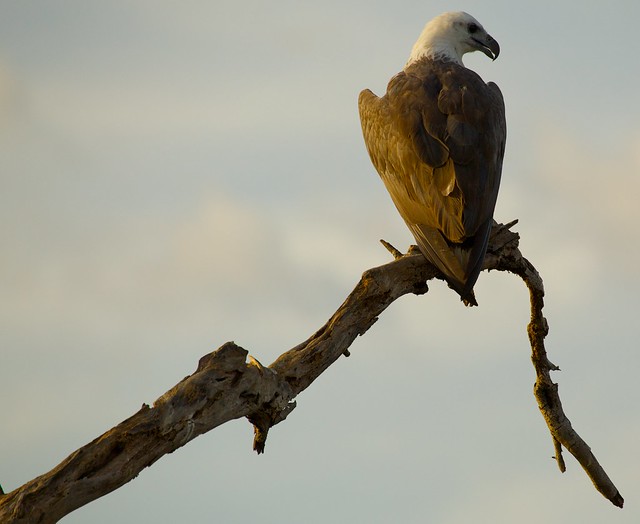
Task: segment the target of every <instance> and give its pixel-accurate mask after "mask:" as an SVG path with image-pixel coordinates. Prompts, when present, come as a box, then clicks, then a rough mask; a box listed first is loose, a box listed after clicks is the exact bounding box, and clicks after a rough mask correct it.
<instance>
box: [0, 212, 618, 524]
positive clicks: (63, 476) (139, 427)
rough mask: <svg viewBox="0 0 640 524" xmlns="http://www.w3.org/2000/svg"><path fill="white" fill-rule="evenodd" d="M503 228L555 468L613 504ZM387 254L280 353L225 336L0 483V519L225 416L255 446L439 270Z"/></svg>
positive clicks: (514, 245) (531, 285) (496, 249)
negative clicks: (38, 467) (50, 457)
mask: <svg viewBox="0 0 640 524" xmlns="http://www.w3.org/2000/svg"><path fill="white" fill-rule="evenodd" d="M513 224H515V221H514V222H512V223H510V224H507V225H498V224H494V228H493V232H492V237H491V240H490V244H489V250H488V252H487V257H486V261H485V269H488V270H498V271H508V272H511V273H514V274H516V275H518V276H520V277H521V278H522V279H523V281H524V282H525V284H526V285H527V288H528V289H529V295H530V301H531V322H530V323H529V325H528V328H527V332H528V334H529V340H530V343H531V350H532V354H531V360H532V362H533V365H534V368H535V371H536V377H537V378H536V383H535V386H534V395H535V398H536V400H537V402H538V407H539V408H540V411H541V413H542V415H543V417H544V419H545V421H546V423H547V426H548V428H549V431H550V433H551V437H552V440H553V445H554V449H555V457H556V460H557V463H558V466H559V467H560V470H561V471H564V470H565V464H564V460H563V458H562V447H564V448H566V449H567V450H568V451H569V452H570V453H571V454H572V455H573V456H574V457H575V458H576V459H577V460H578V462H579V463H580V464H581V465H582V467H583V468H584V470H585V471H586V473H587V475H588V476H589V477H590V478H591V480H592V482H593V483H594V485H595V487H596V489H597V490H598V491H600V493H602V494H603V495H604V496H605V497H606V498H608V499H609V500H610V501H611V502H612V503H613V504H615V505H616V506H618V507H622V505H623V502H624V501H623V499H622V496H621V495H620V493H619V492H618V490H617V489H616V487H615V486H614V484H613V483H612V482H611V480H610V479H609V477H608V476H607V474H606V472H605V471H604V469H603V468H602V467H601V466H600V464H599V463H598V461H597V460H596V458H595V456H594V455H593V453H591V450H590V448H589V446H588V445H587V444H586V443H585V442H584V441H583V440H582V438H581V437H580V436H579V435H578V434H577V433H576V431H575V430H574V429H573V428H572V426H571V423H570V422H569V419H568V418H567V417H566V415H565V414H564V411H563V409H562V404H561V402H560V397H559V396H558V386H557V384H555V383H553V381H552V380H551V376H550V372H551V371H553V370H558V369H559V368H558V367H557V366H555V365H554V364H552V363H551V362H550V361H549V359H548V358H547V354H546V350H545V347H544V338H545V336H546V334H547V332H548V326H547V321H546V319H545V318H544V316H543V314H542V308H543V306H544V287H543V282H542V279H541V278H540V275H539V274H538V272H537V271H536V270H535V268H534V267H533V266H532V265H531V264H530V263H529V262H528V261H527V260H526V259H525V258H524V257H523V256H522V254H521V253H520V251H519V249H518V240H519V237H518V235H517V233H513V232H511V231H510V229H509V228H510V227H511V226H512V225H513ZM384 244H385V245H386V247H387V248H388V249H389V250H390V252H391V253H392V254H393V255H394V258H395V260H394V261H392V262H390V263H388V264H385V265H383V266H380V267H376V268H373V269H369V270H367V271H365V272H364V273H363V275H362V278H361V279H360V281H359V282H358V284H357V285H356V287H355V288H354V290H353V291H352V292H351V294H350V295H349V296H348V297H347V299H346V300H345V301H344V303H343V304H342V305H341V306H340V307H339V308H338V310H337V311H336V312H335V313H334V315H333V316H332V317H331V318H330V319H329V321H328V322H327V323H326V324H325V325H324V326H323V327H321V328H320V329H319V330H318V331H317V332H316V333H314V334H313V335H312V336H311V337H310V338H309V339H308V340H306V341H304V342H302V343H301V344H299V345H297V346H296V347H294V348H293V349H291V350H289V351H287V352H285V353H283V354H282V355H281V356H280V357H278V359H277V360H276V361H275V362H273V364H271V365H270V366H268V367H265V366H263V365H262V364H260V363H259V362H258V361H257V360H256V359H255V358H254V357H251V356H250V355H248V352H247V351H246V350H244V349H243V348H241V347H239V346H237V345H236V344H234V343H233V342H227V343H226V344H224V345H223V346H221V347H220V348H219V349H218V350H216V351H214V352H213V353H210V354H208V355H205V356H204V357H202V358H201V359H200V362H199V364H198V368H197V369H196V371H195V372H194V373H193V374H192V375H190V376H188V377H186V378H184V379H183V380H182V381H180V382H179V383H178V384H177V385H176V386H174V387H173V388H171V389H170V390H169V391H167V392H166V393H165V394H164V395H162V396H161V397H160V398H159V399H157V400H156V401H155V403H154V404H153V406H148V405H146V404H144V405H143V406H142V407H141V408H140V410H139V411H138V412H137V413H135V414H134V415H133V416H131V417H130V418H128V419H127V420H125V421H123V422H121V423H120V424H118V425H117V426H115V427H114V428H112V429H111V430H109V431H107V432H106V433H104V434H103V435H101V436H99V437H98V438H96V439H95V440H94V441H93V442H90V443H89V444H87V445H85V446H83V447H82V448H80V449H78V450H77V451H75V452H74V453H72V454H71V455H70V456H69V457H67V458H66V459H65V460H64V461H62V462H61V463H60V464H59V465H58V466H56V467H55V468H54V469H52V470H51V471H49V472H48V473H45V474H44V475H41V476H40V477H37V478H35V479H33V480H31V481H29V482H27V483H26V484H24V485H23V486H21V487H19V488H17V489H15V490H14V491H12V492H10V493H7V494H3V493H1V489H0V522H3V523H6V524H10V523H11V524H17V523H24V524H27V523H28V524H35V523H43V524H46V523H54V522H57V521H58V520H60V519H61V518H62V517H64V516H65V515H67V514H69V513H71V512H72V511H74V510H75V509H77V508H79V507H81V506H84V505H85V504H87V503H89V502H91V501H92V500H95V499H97V498H100V497H102V496H104V495H106V494H107V493H110V492H111V491H113V490H115V489H118V488H119V487H121V486H123V485H124V484H126V483H127V482H129V481H130V480H132V479H133V478H135V477H136V476H137V475H138V474H139V473H140V471H142V470H143V469H144V468H146V467H149V466H151V465H152V464H153V463H154V462H155V461H157V460H158V459H160V458H161V457H162V456H163V455H165V454H167V453H172V452H173V451H175V450H176V449H178V448H180V447H182V446H184V445H185V444H187V443H188V442H189V441H191V440H192V439H194V438H195V437H197V436H198V435H201V434H203V433H206V432H207V431H210V430H212V429H214V428H215V427H217V426H219V425H221V424H224V423H225V422H228V421H229V420H233V419H237V418H242V417H246V418H247V419H248V420H249V421H250V422H251V423H252V424H253V425H254V435H255V436H254V443H253V447H254V449H255V450H256V451H257V452H258V453H262V452H263V451H264V446H265V442H266V439H267V435H268V431H269V428H271V427H272V426H274V425H275V424H277V423H279V422H281V421H283V420H284V419H285V418H286V417H287V415H288V414H289V413H290V412H291V411H292V410H293V408H295V402H294V399H295V397H296V396H297V395H298V394H299V393H300V392H301V391H303V390H304V389H306V388H307V387H309V386H310V385H311V383H312V382H313V381H314V380H315V379H316V378H317V377H318V376H320V375H321V374H322V373H323V372H324V371H325V370H326V369H327V368H328V367H329V366H330V365H331V364H333V363H334V362H335V361H336V360H338V359H339V358H340V356H342V355H344V356H349V351H348V348H349V347H350V345H351V343H352V342H353V341H354V340H355V338H356V337H357V336H359V335H363V334H364V333H365V332H366V331H367V330H368V329H369V328H370V327H371V326H372V325H373V324H374V323H375V322H376V320H377V319H378V317H379V315H380V314H381V313H382V312H383V311H384V310H385V309H386V308H387V306H389V305H390V304H391V303H392V302H393V301H395V300H396V299H397V298H399V297H401V296H402V295H405V294H409V293H412V294H416V295H421V294H424V293H426V292H427V291H428V287H427V281H428V280H431V279H433V278H442V275H441V274H440V273H439V272H438V270H437V269H435V268H434V267H433V266H432V265H431V264H429V263H428V262H427V261H426V260H425V258H424V257H423V256H422V255H421V254H419V253H417V252H412V251H410V252H409V253H408V254H406V255H403V254H402V253H399V252H398V251H397V250H395V248H393V247H392V246H390V245H389V244H387V243H384Z"/></svg>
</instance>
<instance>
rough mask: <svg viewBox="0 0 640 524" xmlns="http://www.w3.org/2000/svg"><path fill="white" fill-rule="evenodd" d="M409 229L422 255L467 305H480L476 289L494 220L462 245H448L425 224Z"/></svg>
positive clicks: (411, 225) (439, 234)
mask: <svg viewBox="0 0 640 524" xmlns="http://www.w3.org/2000/svg"><path fill="white" fill-rule="evenodd" d="M408 226H409V229H411V232H412V233H413V236H414V237H415V239H416V241H417V243H418V247H419V248H420V251H421V252H422V254H423V255H424V256H425V258H426V259H427V260H428V261H429V262H431V263H432V264H433V265H434V266H436V267H437V268H438V269H439V270H440V271H442V273H444V276H445V277H446V279H447V282H448V283H449V285H450V286H451V287H452V288H453V290H454V291H455V292H456V293H458V294H459V295H460V298H461V299H462V301H463V302H464V303H465V305H467V306H477V305H478V303H477V301H476V298H475V295H474V293H473V286H474V285H475V283H476V281H477V280H478V275H479V274H480V271H481V270H482V265H483V262H484V255H485V253H486V251H487V244H488V242H489V234H490V232H491V221H490V220H489V221H487V222H486V223H485V224H483V225H482V226H481V227H480V228H479V229H478V232H477V234H476V235H475V236H474V237H473V238H471V239H469V240H468V241H467V242H464V243H462V244H452V243H450V242H448V241H447V240H446V239H445V238H444V237H443V235H442V233H440V231H438V230H437V229H435V228H432V227H429V226H425V225H424V224H408ZM487 226H488V227H487Z"/></svg>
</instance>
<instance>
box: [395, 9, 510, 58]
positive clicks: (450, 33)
mask: <svg viewBox="0 0 640 524" xmlns="http://www.w3.org/2000/svg"><path fill="white" fill-rule="evenodd" d="M472 51H482V52H483V53H484V54H485V55H487V56H488V57H489V58H491V59H492V60H495V59H496V58H498V55H499V54H500V46H499V45H498V42H496V41H495V40H494V39H493V38H492V37H491V36H490V35H489V34H487V32H486V31H485V30H484V27H482V25H480V22H478V21H477V20H476V19H475V18H473V17H472V16H471V15H470V14H467V13H464V12H462V11H456V12H451V13H444V14H442V15H440V16H437V17H436V18H434V19H433V20H431V21H430V22H429V23H428V24H427V25H426V26H425V27H424V29H423V31H422V34H421V35H420V37H419V38H418V41H417V42H416V43H415V44H414V46H413V49H412V50H411V55H409V61H408V62H407V65H406V66H405V67H407V66H409V65H410V64H412V63H413V62H415V61H416V60H419V59H420V58H423V57H428V58H437V59H441V60H448V61H453V62H456V63H458V64H460V65H462V55H464V54H465V53H470V52H472Z"/></svg>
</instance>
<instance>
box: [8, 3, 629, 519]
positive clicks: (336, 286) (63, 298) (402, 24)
mask: <svg viewBox="0 0 640 524" xmlns="http://www.w3.org/2000/svg"><path fill="white" fill-rule="evenodd" d="M577 6H579V7H577ZM459 9H462V10H465V11H468V12H469V13H471V14H472V15H473V16H475V17H476V18H477V19H478V20H479V21H480V22H481V23H482V24H483V25H484V26H485V28H486V29H487V30H488V32H489V33H490V34H492V35H493V36H494V37H495V38H496V39H497V40H498V41H499V42H500V45H501V49H502V52H501V55H500V57H499V58H498V60H496V61H495V62H491V61H490V60H488V59H487V58H486V57H485V56H484V55H481V54H479V53H476V55H474V56H469V55H468V56H467V57H466V59H465V63H466V65H467V66H468V67H471V68H472V69H474V70H476V71H477V72H478V73H479V74H480V75H481V76H482V77H483V78H484V79H485V80H487V81H488V80H493V81H495V82H496V83H497V84H498V85H499V86H500V87H501V89H502V91H503V94H504V97H505V101H506V106H507V123H508V140H507V153H506V158H505V165H504V170H503V179H502V180H503V181H502V187H501V192H500V196H499V199H498V205H497V209H496V219H497V220H498V221H500V222H508V221H510V220H512V219H514V218H518V219H519V220H520V223H519V224H518V226H516V230H517V231H519V232H520V234H521V236H522V240H521V249H522V251H523V253H524V254H525V256H526V257H527V258H529V260H531V262H532V263H533V264H534V265H535V266H536V267H537V268H538V270H539V271H540V273H541V275H542V277H543V279H544V281H545V289H546V295H547V296H546V308H545V314H546V317H547V319H548V321H549V324H550V328H551V330H550V334H549V336H548V338H547V349H548V351H549V356H550V358H551V360H552V361H553V362H554V363H555V364H557V365H559V366H560V367H561V369H562V371H561V372H557V373H554V375H553V378H554V380H555V381H557V382H558V383H559V384H560V396H561V398H562V400H563V404H564V407H565V411H566V413H567V414H568V416H569V418H570V419H571V421H572V423H573V426H574V427H575V428H576V429H577V431H578V432H579V433H580V434H581V436H582V437H583V438H584V439H585V440H586V441H587V443H588V444H589V445H590V446H591V448H592V450H593V452H594V453H595V455H596V457H597V458H598V459H599V460H600V462H601V464H602V465H603V466H604V467H605V469H606V470H607V472H608V473H609V475H610V476H611V477H612V479H613V481H614V482H615V483H616V485H617V487H618V488H619V490H620V492H621V493H622V495H623V496H624V497H625V499H626V507H625V509H623V510H618V509H617V508H615V507H613V506H612V505H611V504H610V503H609V502H608V501H607V500H605V499H604V498H603V497H602V496H601V495H600V494H599V493H597V492H596V491H595V489H594V488H593V487H592V485H591V483H590V481H589V480H588V478H587V477H586V475H585V474H584V472H583V471H582V469H581V468H580V466H579V465H578V464H577V463H576V461H575V460H574V459H573V458H572V457H570V455H569V454H568V453H565V458H566V460H567V467H568V471H567V473H565V474H560V472H559V471H558V469H557V467H556V465H555V462H554V461H553V460H552V459H551V456H552V455H553V446H552V442H551V438H550V436H549V433H548V430H547V428H546V425H545V423H544V420H543V419H542V417H541V416H540V414H539V412H538V409H537V406H536V402H535V399H534V397H533V393H532V385H533V381H534V373H533V368H532V366H531V363H530V359H529V351H530V350H529V345H528V340H527V336H526V323H527V321H528V307H529V305H528V297H527V294H526V291H525V288H524V286H523V285H522V284H521V283H520V281H519V280H517V279H516V278H515V277H513V276H511V275H507V274H503V273H495V272H493V273H491V274H487V273H483V274H481V275H480V279H479V282H478V284H477V285H476V296H477V298H478V302H479V303H480V307H478V308H472V309H467V308H465V307H464V306H462V304H461V303H460V302H459V300H458V298H457V296H456V295H455V294H454V293H453V292H452V291H450V290H448V289H447V288H446V286H444V285H443V284H442V283H439V282H433V283H432V285H431V286H430V288H431V291H430V292H429V293H428V294H427V295H425V296H421V297H404V298H403V299H401V300H399V301H398V302H396V303H395V304H393V305H392V306H391V308H390V309H389V310H387V311H386V312H385V313H384V314H383V315H382V316H381V317H380V319H379V321H378V322H377V323H376V324H375V325H374V326H373V328H372V329H371V330H370V331H369V332H368V333H367V334H366V335H365V336H364V337H362V338H360V339H358V340H357V341H356V343H355V344H354V346H353V347H352V351H351V353H352V356H351V358H349V359H340V360H339V361H338V362H337V363H336V364H334V365H333V366H332V367H331V368H330V369H329V370H328V371H327V372H325V374H324V375H322V376H321V377H320V379H318V380H317V381H316V382H315V383H314V384H312V386H311V387H310V388H309V389H308V390H307V391H305V392H304V393H303V394H301V395H300V396H299V397H298V399H297V400H298V408H297V409H296V410H295V411H294V412H293V413H292V414H291V415H290V416H289V418H288V419H287V420H286V421H285V422H284V423H282V424H280V425H278V426H277V427H275V428H274V429H273V430H272V431H271V433H270V435H269V440H268V442H267V448H266V453H265V455H263V456H259V457H258V456H256V455H255V453H253V452H252V450H251V442H252V428H251V426H250V424H249V423H248V422H247V421H246V420H240V421H235V422H233V423H230V424H227V425H225V426H223V427H220V428H218V429H216V430H214V431H213V432H210V433H208V434H206V435H204V436H201V437H199V438H197V439H196V440H195V441H193V442H191V443H189V444H188V445H187V446H186V447H184V448H182V449H181V450H179V451H177V452H175V453H174V454H172V455H170V456H167V457H164V458H163V459H161V460H160V461H159V462H157V463H156V464H155V465H153V466H152V467H151V468H149V469H147V470H145V471H143V472H142V473H141V474H140V475H139V477H138V478H136V479H135V480H133V481H132V482H130V483H129V484H127V485H126V486H124V487H122V488H120V489H119V490H117V491H115V492H114V493H112V494H110V495H108V496H106V497H103V498H102V499H99V500H98V501H95V502H93V503H91V504H89V505H87V506H85V507H84V508H82V509H80V510H77V511H76V512H74V513H72V514H70V515H69V516H68V517H67V518H65V519H64V520H63V522H65V523H69V524H79V523H88V522H90V523H92V524H107V523H113V522H121V523H145V522H153V523H160V524H164V523H167V524H169V523H174V522H224V523H227V522H228V523H249V522H256V521H258V520H259V521H260V522H261V523H263V524H271V523H300V522H305V523H312V524H314V523H318V524H320V523H327V522H335V523H359V522H367V523H374V524H377V523H381V524H382V523H390V522H394V523H395V522H399V523H406V524H413V523H425V522H426V523H439V524H440V523H443V524H457V523H466V522H474V523H485V522H486V523H513V522H518V523H519V524H530V523H538V522H541V521H543V520H544V521H545V522H548V523H563V524H564V523H566V522H580V523H583V524H602V523H603V522H607V523H637V522H639V521H640V510H639V509H638V508H639V507H640V504H639V503H638V500H639V499H640V469H639V468H638V464H640V451H639V446H638V442H639V441H640V414H639V412H638V405H639V401H640V393H639V392H638V387H637V371H638V369H639V367H640V356H639V352H638V351H637V349H638V343H637V334H636V332H637V326H636V322H637V319H636V317H637V311H638V306H637V301H638V298H637V297H638V296H640V279H639V278H638V274H637V268H638V267H639V266H640V247H639V246H640V243H639V242H638V225H639V224H640V210H639V208H638V206H637V204H636V199H637V195H638V194H639V193H640V104H639V103H638V98H637V92H638V85H639V84H640V67H638V63H637V62H638V49H639V47H638V41H637V32H638V31H637V28H638V23H639V20H640V3H638V2H637V1H635V0H629V1H623V0H613V1H609V2H595V1H585V2H580V3H579V4H578V3H575V2H565V3H560V2H557V1H555V2H551V1H547V0H543V1H535V2H533V1H532V2H526V3H520V4H518V5H517V6H516V5H515V3H514V2H512V1H505V0H503V1H498V0H495V1H474V2H471V1H468V2H467V3H466V4H455V5H454V4H451V3H448V2H442V1H432V2H417V1H404V2H403V1H399V2H387V3H378V4H375V3H372V2H364V1H358V2H349V3H346V2H343V1H340V2H338V1H334V0H328V1H325V2H322V3H320V2H307V1H303V2H301V1H295V2H294V1H282V2H277V3H273V2H269V3H267V2H258V1H255V0H248V1H246V2H237V1H235V0H233V1H214V2H198V1H183V2H166V1H164V2H159V1H154V2H151V1H138V2H129V1H126V2H125V1H122V0H120V1H111V2H87V1H58V2H34V1H31V2H30V1H21V2H3V3H1V4H0V166H1V167H0V180H1V185H0V187H1V188H2V190H1V191H0V241H1V242H2V255H1V256H0V294H1V296H2V301H1V302H0V344H1V345H2V352H1V354H0V395H1V397H2V398H3V399H4V401H3V404H2V405H3V417H2V418H3V430H2V432H1V433H0V444H1V445H0V484H2V486H3V487H4V489H5V491H10V490H12V489H15V488H16V487H18V486H20V485H21V484H23V483H24V482H26V481H28V480H30V479H32V478H33V477H35V476H37V475H40V474H42V473H45V472H46V471H48V470H50V469H51V468H53V467H54V466H55V465H57V464H58V463H59V462H60V461H61V460H63V459H64V458H65V457H66V456H67V455H69V454H70V453H71V452H73V451H74V450H75V449H77V448H78V447H80V446H82V445H84V444H86V443H87V442H89V441H91V440H92V439H93V438H95V437H97V436H98V435H100V434H101V433H103V432H104V431H106V430H108V429H110V428H111V427H113V426H114V425H116V424H117V423H119V422H120V421H122V420H123V419H125V418H127V417H128V416H130V415H131V414H133V413H134V412H135V411H137V409H138V408H139V407H140V405H141V404H142V403H149V404H150V403H152V402H153V401H154V400H155V399H156V398H157V397H158V396H160V395H161V394H162V393H164V392H165V391H166V390H168V389H169V388H171V387H172V386H173V385H174V384H175V383H177V382H178V381H180V380H181V379H182V378H183V377H184V376H186V375H188V374H190V373H192V372H193V371H194V370H195V368H196V366H197V363H198V359H199V358H200V357H201V356H203V355H204V354H206V353H208V352H209V351H211V350H213V349H215V348H217V347H218V346H220V345H222V344H223V343H224V342H226V341H228V340H234V341H235V342H236V343H237V344H239V345H241V346H243V347H245V348H246V349H247V350H248V351H249V352H250V353H251V354H252V355H254V356H255V357H256V358H258V359H259V360H260V361H261V362H263V363H264V364H268V363H270V362H272V361H273V360H275V358H276V357H277V356H278V355H280V354H281V353H283V352H284V351H286V350H288V349H290V348H291V347H293V346H295V345H296V344H298V343H299V342H301V341H303V340H305V339H306V338H307V337H308V336H309V335H310V334H312V333H313V332H314V331H315V330H316V329H318V328H319V327H320V326H321V325H322V324H323V323H324V322H325V321H326V319H327V318H328V317H329V316H330V315H331V314H332V313H333V312H334V311H335V310H336V309H337V308H338V306H339V305H340V304H341V302H342V301H343V300H344V298H345V297H346V296H347V294H348V293H349V292H350V290H351V289H352V287H353V286H354V285H355V284H356V282H357V280H358V279H359V277H360V274H361V273H362V271H364V270H365V269H367V268H370V267H374V266H377V265H380V264H383V263H385V262H387V261H389V259H390V257H389V254H388V253H387V252H386V251H385V250H384V249H383V248H382V247H381V246H380V245H379V244H378V239H380V238H384V239H386V240H388V241H390V242H391V243H393V244H394V245H396V246H397V247H398V248H400V249H406V247H407V246H408V245H409V244H410V243H411V241H412V238H411V236H410V233H409V231H408V230H407V229H406V227H405V226H404V224H403V223H402V221H401V219H400V218H399V216H398V215H397V212H396V211H395V209H394V207H393V205H392V204H391V201H390V198H389V197H388V195H387V194H386V192H385V190H384V187H383V185H382V182H381V181H380V180H379V178H378V176H377V174H376V173H375V171H374V169H373V167H372V165H371V164H370V162H369V159H368V157H367V154H366V151H365V147H364V144H363V140H362V137H361V132H360V124H359V121H358V115H357V96H358V93H359V91H360V90H361V89H363V88H365V87H368V88H371V89H372V90H373V91H375V92H376V93H378V94H382V93H383V92H384V89H385V87H386V83H387V81H388V80H389V78H390V77H391V76H392V75H393V74H395V73H396V72H397V71H399V70H400V69H401V68H402V66H403V64H404V62H405V61H406V58H407V56H408V54H409V51H410V50H411V47H412V45H413V42H414V41H415V39H416V38H417V37H418V35H419V33H420V31H421V30H422V27H423V26H424V24H425V23H426V22H427V21H428V20H429V19H431V18H432V17H433V16H436V15H438V14H440V13H441V12H443V11H447V10H459Z"/></svg>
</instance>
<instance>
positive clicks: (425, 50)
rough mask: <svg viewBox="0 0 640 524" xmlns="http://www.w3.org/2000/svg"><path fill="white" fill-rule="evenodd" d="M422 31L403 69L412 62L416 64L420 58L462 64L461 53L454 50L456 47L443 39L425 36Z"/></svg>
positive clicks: (435, 36)
mask: <svg viewBox="0 0 640 524" xmlns="http://www.w3.org/2000/svg"><path fill="white" fill-rule="evenodd" d="M425 33H427V31H424V32H423V33H422V34H421V35H420V38H418V41H417V42H416V43H415V44H414V46H413V49H412V50H411V54H410V55H409V60H407V63H406V64H405V66H404V67H405V69H406V68H407V67H409V66H410V65H411V64H413V63H414V62H417V61H418V60H420V59H421V58H430V59H432V60H445V61H447V62H455V63H456V64H459V65H464V64H463V63H462V55H463V53H462V52H461V51H460V50H458V49H456V46H455V45H453V44H452V43H451V41H448V40H446V39H445V38H442V37H440V38H438V36H437V35H432V34H425Z"/></svg>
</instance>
